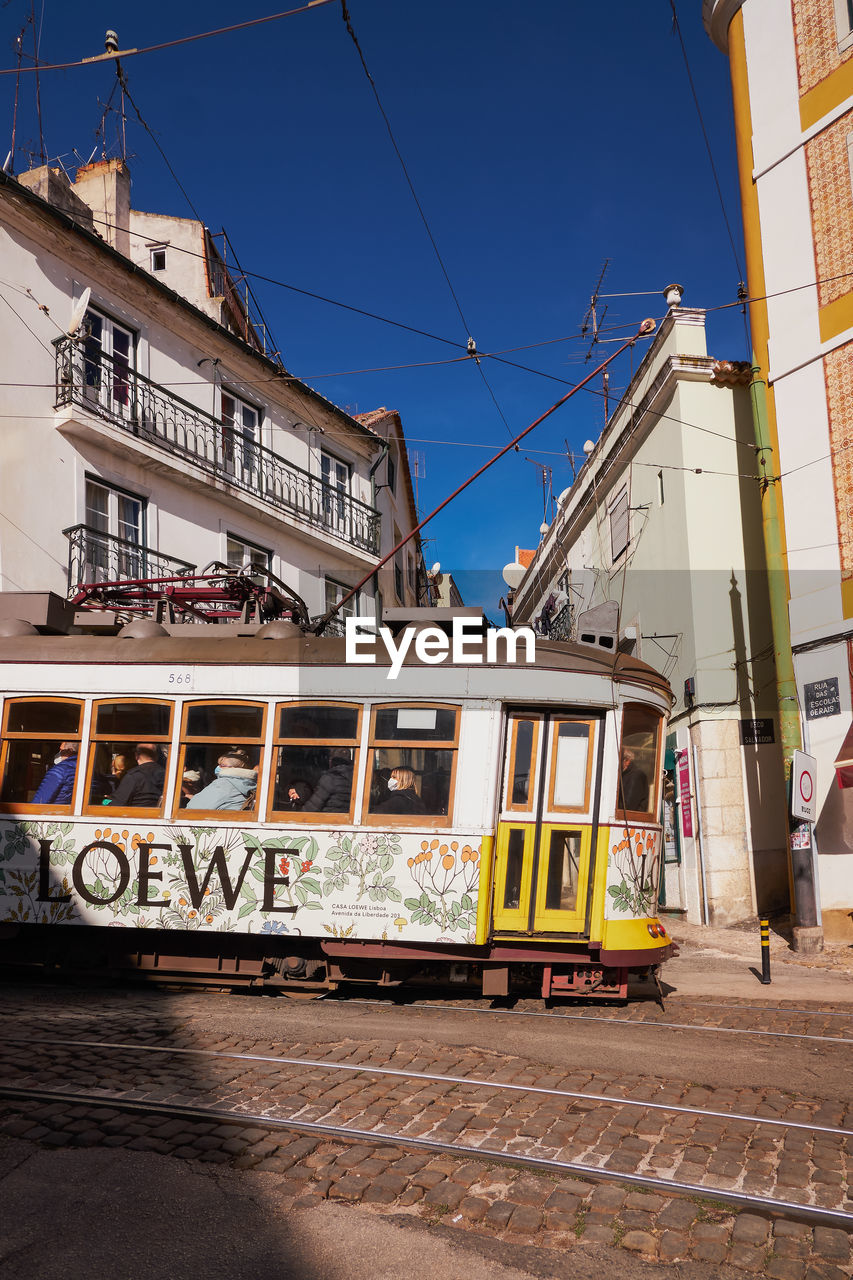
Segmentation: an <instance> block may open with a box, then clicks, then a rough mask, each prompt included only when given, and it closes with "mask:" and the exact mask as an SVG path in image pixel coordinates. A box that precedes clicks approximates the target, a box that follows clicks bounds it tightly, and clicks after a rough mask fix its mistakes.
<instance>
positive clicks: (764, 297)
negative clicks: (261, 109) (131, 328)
mask: <svg viewBox="0 0 853 1280" xmlns="http://www.w3.org/2000/svg"><path fill="white" fill-rule="evenodd" d="M92 221H93V222H96V223H97V224H98V225H99V226H103V227H108V228H110V229H112V230H116V229H119V228H117V224H116V223H114V222H111V221H110V220H109V219H107V218H97V217H93V219H92ZM199 221H201V219H199ZM120 229H121V230H125V231H126V230H127V228H120ZM129 235H130V236H131V237H132V238H134V239H137V240H148V239H149V236H148V235H147V233H144V232H141V231H130V232H129ZM169 248H170V250H171V251H172V252H174V253H183V254H186V255H187V256H188V257H191V258H200V259H202V260H204V258H205V257H206V255H205V254H203V253H200V252H199V251H198V250H196V249H186V248H183V247H182V246H180V245H170V246H169ZM241 274H242V275H244V276H246V277H251V278H252V279H253V280H260V281H261V282H262V283H263V284H271V285H275V286H276V287H277V288H279V289H287V290H288V291H290V292H291V293H299V294H302V295H303V296H304V297H307V298H313V299H315V300H316V301H318V302H325V303H327V304H328V305H329V306H332V307H338V308H340V309H341V310H343V311H352V312H354V313H355V314H356V315H361V316H365V317H366V318H367V319H369V320H378V321H379V322H380V323H381V324H387V325H390V326H391V327H392V328H395V329H402V330H404V331H405V332H407V333H417V334H418V335H419V336H420V337H422V338H430V339H431V340H432V341H433V342H441V343H443V344H444V345H445V346H448V347H456V349H457V350H460V349H462V350H465V347H464V344H463V343H461V342H460V341H459V340H458V339H457V338H445V337H444V336H443V335H442V334H439V333H432V332H431V331H430V330H428V329H419V328H417V327H416V326H415V325H410V324H406V323H405V322H404V321H402V320H392V319H391V318H390V317H389V316H383V315H379V314H378V313H376V312H374V311H366V310H364V308H362V307H356V306H354V305H353V304H352V303H349V302H341V301H340V300H339V299H337V298H329V297H326V296H325V294H322V293H314V292H312V291H311V290H310V289H302V288H300V287H299V285H295V284H290V283H289V282H288V281H287V280H279V279H278V278H277V277H275V276H268V275H264V274H262V273H261V272H260V271H246V270H243V268H242V267H241ZM851 277H853V271H840V272H838V274H837V275H834V276H821V277H820V278H819V279H816V280H809V281H808V282H807V283H806V284H795V285H790V286H789V287H788V288H787V289H777V290H776V291H775V292H773V293H762V294H756V295H754V296H753V295H749V296H748V297H746V298H735V299H734V300H733V301H731V302H719V303H716V304H715V305H714V306H704V307H699V308H697V310H700V311H704V312H705V314H706V315H710V314H712V313H715V312H717V311H728V310H730V309H731V308H732V307H742V306H744V305H746V306H749V305H750V304H751V303H753V302H771V301H772V300H773V299H774V298H784V297H787V295H788V294H791V293H800V292H802V291H803V290H804V289H814V288H816V287H817V286H818V285H820V284H834V283H835V282H836V281H838V280H849V279H850V278H851ZM635 325H636V322H634V324H628V323H626V324H620V325H608V326H607V327H606V328H602V329H600V330H599V332H600V333H617V332H618V331H619V330H620V329H630V328H634V327H635ZM582 336H583V335H582V334H569V335H568V336H567V337H565V338H547V339H545V340H544V341H543V342H533V343H527V344H525V345H524V346H518V347H506V348H504V350H505V351H524V350H527V349H528V348H532V347H538V346H549V345H552V344H554V343H558V342H571V341H574V340H575V339H577V338H580V337H582ZM502 354H503V352H502V351H493V352H482V351H481V352H478V355H480V357H481V358H486V357H488V359H491V360H496V359H498V358H499V357H500V356H501V355H502ZM518 367H519V368H521V369H525V370H526V371H527V372H528V373H535V374H538V375H539V377H542V378H552V379H554V380H555V381H557V382H559V381H561V379H560V378H559V376H558V375H557V374H552V373H546V372H545V371H544V370H542V369H529V368H527V366H526V365H519V366H518ZM594 394H595V393H594ZM597 394H600V392H599V393H597Z"/></svg>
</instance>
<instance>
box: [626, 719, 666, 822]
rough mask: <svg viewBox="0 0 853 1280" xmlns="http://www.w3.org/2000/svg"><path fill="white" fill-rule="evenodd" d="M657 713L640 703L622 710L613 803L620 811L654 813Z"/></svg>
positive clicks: (658, 745)
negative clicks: (615, 791)
mask: <svg viewBox="0 0 853 1280" xmlns="http://www.w3.org/2000/svg"><path fill="white" fill-rule="evenodd" d="M660 730H661V717H660V715H659V713H658V712H656V711H653V710H652V709H651V708H650V707H644V706H642V705H641V704H640V703H636V702H629V703H627V704H626V705H625V708H624V710H623V712H622V741H621V744H620V749H619V783H618V787H617V798H616V806H617V809H618V810H619V811H620V812H621V813H634V814H638V815H643V816H644V817H653V816H654V815H655V814H656V813H657V794H656V792H657V776H658V759H659V755H660Z"/></svg>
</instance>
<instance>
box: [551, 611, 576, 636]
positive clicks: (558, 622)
mask: <svg viewBox="0 0 853 1280" xmlns="http://www.w3.org/2000/svg"><path fill="white" fill-rule="evenodd" d="M574 612H575V611H574V609H573V608H572V606H571V605H570V604H564V605H563V607H562V609H561V610H560V612H559V613H555V614H554V616H553V618H552V619H551V625H550V627H549V628H548V635H549V636H550V637H551V639H552V640H571V639H572V638H573V637H572V631H573V629H574Z"/></svg>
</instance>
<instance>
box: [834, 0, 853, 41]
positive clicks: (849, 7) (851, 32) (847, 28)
mask: <svg viewBox="0 0 853 1280" xmlns="http://www.w3.org/2000/svg"><path fill="white" fill-rule="evenodd" d="M835 27H836V32H837V35H838V52H839V53H844V51H845V50H846V49H850V48H851V47H853V0H835Z"/></svg>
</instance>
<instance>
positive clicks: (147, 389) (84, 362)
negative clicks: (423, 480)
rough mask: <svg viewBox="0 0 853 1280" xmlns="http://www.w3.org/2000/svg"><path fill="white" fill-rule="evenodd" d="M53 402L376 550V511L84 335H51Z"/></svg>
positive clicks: (365, 548)
mask: <svg viewBox="0 0 853 1280" xmlns="http://www.w3.org/2000/svg"><path fill="white" fill-rule="evenodd" d="M54 346H55V347H56V406H57V408H59V407H60V406H62V405H68V404H76V405H79V406H80V407H81V408H82V409H86V410H88V411H89V412H90V413H94V414H96V415H97V416H98V417H100V418H104V419H106V420H107V421H108V422H111V423H113V424H114V425H115V426H118V427H121V428H122V429H123V430H125V431H127V432H129V433H130V434H131V435H133V436H135V437H136V438H137V439H139V440H145V441H147V442H148V443H150V444H152V445H156V446H157V447H158V448H160V449H163V450H165V451H166V452H167V453H170V454H173V455H174V456H175V457H178V458H181V459H183V460H184V461H187V462H192V463H194V464H195V465H196V466H197V467H201V468H202V470H204V471H206V472H208V473H209V474H211V475H215V476H218V477H219V478H220V479H222V480H226V481H227V482H228V483H229V484H232V485H234V486H235V488H237V489H242V490H243V491H244V492H246V493H251V494H254V495H256V496H257V497H260V498H263V499H264V501H266V502H268V503H270V504H271V505H272V506H275V507H278V508H279V509H280V510H282V511H286V512H288V514H290V515H293V516H297V517H298V518H299V519H301V520H304V521H306V522H307V523H308V524H311V525H315V526H317V527H318V528H321V529H325V530H327V531H328V532H329V533H332V534H335V535H336V536H337V537H339V538H342V539H343V540H344V541H346V542H349V543H350V544H351V545H352V546H354V547H358V548H359V549H360V550H361V551H366V552H367V553H368V554H369V555H378V553H379V526H380V516H379V512H378V511H376V510H375V509H374V508H373V507H369V506H368V505H367V504H366V503H364V502H359V500H358V499H357V498H353V497H351V496H350V495H349V494H348V493H346V492H344V490H342V489H339V488H337V487H335V486H334V485H331V484H327V483H326V482H325V481H324V480H321V479H320V478H319V477H318V476H312V475H311V473H310V472H308V471H305V470H304V469H303V468H302V467H298V466H296V465H295V464H294V463H292V462H287V461H286V460H285V459H284V458H282V457H280V455H279V454H277V453H273V451H272V450H271V449H267V448H265V447H264V446H263V445H261V444H258V443H257V441H256V440H255V438H254V435H253V434H252V433H251V432H248V431H243V430H241V429H240V428H239V427H235V426H233V425H231V424H229V423H223V422H218V421H217V420H216V418H214V417H213V416H212V415H211V414H209V413H205V411H204V410H203V409H199V408H198V407H197V406H196V405H194V404H190V403H189V401H187V400H183V399H182V398H181V397H180V396H176V395H174V394H173V393H172V392H171V391H167V390H166V389H165V388H164V387H161V386H158V385H157V383H156V382H152V381H151V380H150V378H146V377H145V376H144V374H141V373H137V372H136V370H135V369H132V368H130V366H129V365H128V363H127V360H126V359H120V358H113V357H110V356H109V355H107V354H106V353H104V352H102V351H100V350H98V351H97V352H94V353H93V351H92V347H91V345H88V346H87V343H86V341H85V339H82V340H81V339H79V338H69V337H63V338H57V339H56V340H55V342H54Z"/></svg>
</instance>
